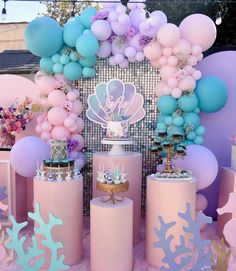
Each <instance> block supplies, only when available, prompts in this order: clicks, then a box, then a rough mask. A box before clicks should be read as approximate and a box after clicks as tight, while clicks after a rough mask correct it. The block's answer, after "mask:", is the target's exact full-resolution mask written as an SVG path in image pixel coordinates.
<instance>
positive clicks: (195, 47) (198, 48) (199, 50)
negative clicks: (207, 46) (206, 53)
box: [192, 45, 202, 56]
mask: <svg viewBox="0 0 236 271" xmlns="http://www.w3.org/2000/svg"><path fill="white" fill-rule="evenodd" d="M201 53H202V47H201V46H200V45H193V46H192V55H193V56H197V55H199V54H201Z"/></svg>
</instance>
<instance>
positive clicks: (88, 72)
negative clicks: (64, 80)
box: [82, 67, 96, 77]
mask: <svg viewBox="0 0 236 271" xmlns="http://www.w3.org/2000/svg"><path fill="white" fill-rule="evenodd" d="M82 74H83V77H95V75H96V71H95V69H94V68H89V67H84V68H83V71H82Z"/></svg>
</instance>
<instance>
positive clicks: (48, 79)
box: [35, 73, 57, 94]
mask: <svg viewBox="0 0 236 271" xmlns="http://www.w3.org/2000/svg"><path fill="white" fill-rule="evenodd" d="M37 75H38V76H37ZM35 83H36V85H37V88H38V89H39V91H40V93H43V94H49V93H50V92H51V91H52V90H54V89H56V88H57V80H56V79H55V78H54V77H53V76H50V75H45V74H43V75H42V74H41V75H39V74H38V73H37V74H36V75H35Z"/></svg>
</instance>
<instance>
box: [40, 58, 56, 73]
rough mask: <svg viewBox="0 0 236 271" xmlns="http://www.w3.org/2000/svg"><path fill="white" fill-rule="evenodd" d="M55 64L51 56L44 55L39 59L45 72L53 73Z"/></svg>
mask: <svg viewBox="0 0 236 271" xmlns="http://www.w3.org/2000/svg"><path fill="white" fill-rule="evenodd" d="M53 65H54V63H53V62H52V58H51V57H42V58H41V59H40V61H39V67H40V69H41V70H42V71H44V72H48V73H53Z"/></svg>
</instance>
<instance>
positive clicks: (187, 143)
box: [184, 140, 193, 146]
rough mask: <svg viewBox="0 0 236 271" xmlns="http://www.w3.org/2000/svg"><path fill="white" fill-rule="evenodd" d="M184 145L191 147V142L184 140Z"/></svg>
mask: <svg viewBox="0 0 236 271" xmlns="http://www.w3.org/2000/svg"><path fill="white" fill-rule="evenodd" d="M184 144H185V145H186V146H189V145H193V141H191V140H185V141H184Z"/></svg>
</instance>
